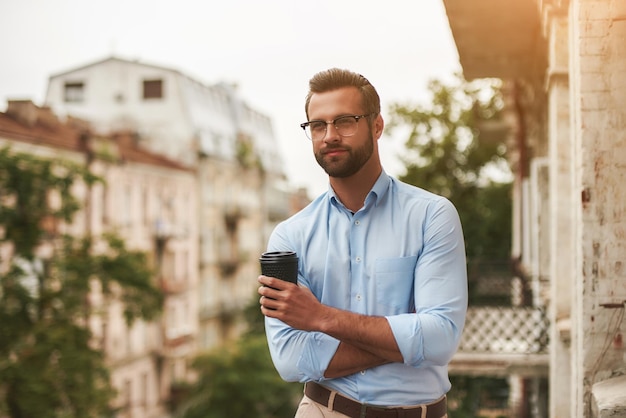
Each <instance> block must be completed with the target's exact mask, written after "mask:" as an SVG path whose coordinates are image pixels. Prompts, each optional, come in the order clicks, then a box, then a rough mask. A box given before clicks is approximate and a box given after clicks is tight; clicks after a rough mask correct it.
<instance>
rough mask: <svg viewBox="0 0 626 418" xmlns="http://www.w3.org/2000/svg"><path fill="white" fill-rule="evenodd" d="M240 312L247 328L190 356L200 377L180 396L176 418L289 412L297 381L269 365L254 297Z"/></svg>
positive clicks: (282, 417) (278, 417)
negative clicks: (212, 348)
mask: <svg viewBox="0 0 626 418" xmlns="http://www.w3.org/2000/svg"><path fill="white" fill-rule="evenodd" d="M245 316H246V319H247V323H248V332H247V333H245V334H244V335H243V336H242V337H241V338H240V339H238V340H237V341H234V342H232V343H228V344H226V345H225V346H222V347H219V348H218V349H216V350H215V351H213V352H211V353H208V354H205V355H201V356H199V357H198V358H197V359H196V360H195V362H194V367H195V369H196V370H197V371H198V374H199V376H200V378H199V381H198V382H197V384H196V385H194V386H193V387H192V388H191V390H190V394H189V396H187V397H186V398H185V399H184V400H182V401H181V406H180V408H179V411H178V416H179V417H180V418H213V417H214V418H221V417H229V418H230V417H232V418H247V417H259V418H290V417H293V415H294V413H295V411H296V408H297V404H298V401H299V400H300V398H301V397H302V384H300V383H288V382H285V381H283V380H282V379H281V378H280V376H279V375H278V373H277V372H276V370H275V369H274V366H273V364H272V360H271V357H270V353H269V349H268V346H267V340H266V338H265V331H264V325H263V315H262V314H261V313H260V311H259V304H258V298H257V297H256V296H255V297H253V300H252V303H251V304H250V305H249V306H248V307H247V309H246V311H245Z"/></svg>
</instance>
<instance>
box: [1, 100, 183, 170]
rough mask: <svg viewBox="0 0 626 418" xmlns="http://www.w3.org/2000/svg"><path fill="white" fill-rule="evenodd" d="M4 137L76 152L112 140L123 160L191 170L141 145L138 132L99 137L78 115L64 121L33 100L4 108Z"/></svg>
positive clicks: (2, 126) (2, 133)
mask: <svg viewBox="0 0 626 418" xmlns="http://www.w3.org/2000/svg"><path fill="white" fill-rule="evenodd" d="M0 138H4V139H8V140H12V141H18V142H24V143H29V144H34V145H41V146H48V147H51V148H57V149H61V150H69V151H75V152H85V151H86V150H87V147H90V148H91V149H92V150H93V146H94V142H95V141H103V140H104V141H110V142H111V143H113V144H115V145H116V146H117V157H118V158H119V159H120V160H122V161H129V162H134V163H142V164H149V165H154V166H159V167H165V168H171V169H176V170H185V171H191V169H190V168H189V167H187V166H185V165H183V164H180V163H178V162H176V161H173V160H171V159H169V158H167V157H165V156H163V155H160V154H157V153H154V152H151V151H148V150H146V149H143V148H141V147H140V146H139V144H138V141H137V136H136V134H134V133H131V132H118V133H115V134H112V135H110V136H98V137H96V136H94V135H93V133H92V132H91V130H90V129H89V124H88V123H87V122H85V121H81V120H78V119H74V118H69V119H68V120H67V121H65V122H62V121H60V120H59V119H58V118H57V117H56V116H55V115H54V114H53V113H52V111H51V110H50V109H49V108H47V107H43V108H41V107H38V106H36V105H35V104H33V102H31V101H30V100H20V101H10V102H9V107H8V109H7V112H6V113H1V112H0Z"/></svg>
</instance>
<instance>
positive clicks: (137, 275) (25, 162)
mask: <svg viewBox="0 0 626 418" xmlns="http://www.w3.org/2000/svg"><path fill="white" fill-rule="evenodd" d="M97 181H101V180H100V179H99V178H98V177H96V176H94V175H92V174H91V173H90V172H89V170H88V169H87V168H86V167H84V166H81V165H78V164H74V163H70V162H67V161H60V160H52V159H45V158H39V157H35V156H33V155H29V154H24V153H14V152H12V151H11V150H10V149H9V148H3V149H1V150H0V250H1V251H0V256H1V257H2V258H0V416H9V417H12V418H24V417H43V418H46V417H50V418H57V417H63V418H65V417H67V418H74V417H76V418H83V417H100V416H104V415H107V414H108V413H109V412H110V411H109V404H110V401H111V399H112V397H113V396H114V391H113V388H112V387H111V385H110V382H109V374H108V370H107V368H106V365H105V358H104V353H103V352H101V351H100V350H99V349H98V348H97V344H96V343H95V341H94V339H93V336H92V333H91V331H90V329H89V326H88V318H89V317H90V316H91V315H92V314H94V312H92V306H91V305H90V302H89V295H90V291H91V288H92V287H91V286H92V285H93V284H94V283H95V282H99V283H100V288H101V289H102V291H103V293H104V295H105V297H107V298H111V299H113V298H119V299H120V300H122V301H123V302H124V303H125V305H124V306H125V308H124V314H125V317H126V319H127V321H128V322H129V323H130V322H132V321H133V320H134V319H137V318H146V319H149V318H152V317H154V316H155V315H156V314H157V313H158V312H159V310H160V309H161V305H162V296H161V293H160V292H159V291H158V289H156V288H155V287H154V286H153V284H152V283H151V280H152V277H153V276H152V272H151V271H150V269H149V268H148V267H147V262H146V256H145V254H143V253H140V252H136V251H129V250H127V249H126V248H125V247H124V244H123V241H121V240H120V239H119V238H117V237H116V236H114V235H106V236H103V237H92V236H88V235H87V236H83V237H73V236H70V235H67V234H63V233H61V232H60V229H61V228H59V225H62V224H69V223H71V222H72V221H73V219H74V216H75V215H76V214H77V212H78V211H79V210H80V209H81V206H82V205H81V202H80V201H79V200H78V199H77V198H76V197H75V194H74V193H73V191H74V188H75V186H76V185H77V184H79V183H82V184H84V185H86V186H87V187H89V186H90V185H93V184H94V183H95V182H97ZM96 241H97V242H98V243H99V244H100V246H101V247H104V248H106V250H105V251H99V252H98V253H95V252H94V250H93V248H94V244H95V242H96Z"/></svg>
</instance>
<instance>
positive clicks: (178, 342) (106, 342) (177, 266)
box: [0, 101, 198, 418]
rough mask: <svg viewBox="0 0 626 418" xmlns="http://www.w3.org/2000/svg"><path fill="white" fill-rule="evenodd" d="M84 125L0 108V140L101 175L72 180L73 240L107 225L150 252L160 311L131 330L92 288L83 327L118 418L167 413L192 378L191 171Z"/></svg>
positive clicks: (16, 107) (14, 106)
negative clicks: (177, 390) (77, 203)
mask: <svg viewBox="0 0 626 418" xmlns="http://www.w3.org/2000/svg"><path fill="white" fill-rule="evenodd" d="M83 128H84V127H81V128H79V127H77V125H76V121H74V122H69V123H61V122H60V121H59V120H58V119H57V118H56V117H55V116H54V115H53V114H52V113H51V112H50V110H49V109H42V108H38V107H37V106H35V105H34V104H33V103H32V102H30V101H13V102H9V106H8V109H7V112H6V113H5V114H0V146H6V145H9V146H11V148H12V149H13V150H14V151H16V152H24V153H29V154H33V155H38V156H41V157H46V158H54V159H63V160H71V161H74V162H77V163H81V164H86V165H87V164H88V165H89V167H90V170H91V171H92V172H93V173H94V174H97V175H99V176H101V177H102V178H103V179H104V184H97V185H95V186H94V187H93V188H91V189H88V188H87V187H85V186H84V185H78V187H77V188H76V193H77V196H78V197H79V198H80V199H81V201H82V202H83V203H84V208H83V210H82V211H81V212H80V213H79V214H78V216H77V217H76V218H75V220H74V222H73V223H72V224H71V225H64V226H61V227H62V228H64V230H65V231H66V232H68V233H71V234H74V235H76V236H82V235H84V234H85V233H86V232H89V233H91V234H92V235H93V236H94V237H98V236H101V235H102V234H103V233H105V232H111V231H115V232H117V233H118V234H119V235H120V236H121V237H122V238H123V239H124V240H125V242H126V246H127V248H129V249H132V250H139V251H142V252H145V253H146V254H148V256H149V260H151V264H152V265H153V266H154V268H155V271H156V272H157V277H155V282H156V283H157V284H158V286H159V287H160V288H161V289H162V290H163V292H164V295H165V298H164V306H163V312H162V314H161V317H160V318H159V319H158V320H156V321H151V322H145V321H136V322H135V323H134V324H133V325H132V326H130V327H129V326H127V324H126V321H125V319H124V316H123V310H122V305H121V303H120V302H119V301H115V300H112V299H110V298H108V299H104V298H103V297H102V295H101V294H100V293H99V292H98V290H97V289H94V292H93V293H92V295H91V296H90V301H91V303H92V306H93V307H94V309H95V311H97V312H101V313H100V314H96V315H94V316H93V317H91V319H90V326H91V329H92V332H93V334H94V337H95V339H96V343H97V344H98V345H99V347H100V348H102V349H103V350H104V352H105V355H106V362H107V365H108V367H109V369H110V373H111V381H112V384H113V386H114V387H115V388H116V389H117V391H118V393H119V395H118V398H117V400H116V402H115V405H114V406H116V407H118V408H119V411H120V412H119V414H118V416H119V417H120V418H132V417H135V418H138V417H141V418H153V417H154V418H157V417H159V418H160V417H165V416H167V415H168V412H167V401H168V398H169V396H170V388H171V386H172V384H174V383H176V382H183V381H190V380H191V379H193V377H194V376H193V373H192V371H191V370H190V369H189V367H188V366H189V362H190V360H191V358H192V357H193V355H195V353H196V352H197V340H196V336H197V333H198V315H197V312H198V300H197V288H198V271H197V268H196V267H197V264H198V226H197V224H196V222H197V219H198V217H197V208H198V205H197V186H196V176H195V172H194V171H193V170H191V169H189V168H187V167H185V166H183V165H181V164H180V163H177V162H174V161H172V160H169V159H167V158H164V157H162V156H160V155H157V154H154V153H151V152H148V151H145V150H143V149H141V148H140V147H138V146H137V144H136V143H135V138H134V136H133V135H130V134H116V135H113V136H109V137H102V136H98V135H91V134H89V131H86V130H84V129H83ZM98 307H101V309H99V308H98Z"/></svg>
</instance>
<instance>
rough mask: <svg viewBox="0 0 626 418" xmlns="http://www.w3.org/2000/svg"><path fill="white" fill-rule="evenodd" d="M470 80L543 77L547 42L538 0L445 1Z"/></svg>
mask: <svg viewBox="0 0 626 418" xmlns="http://www.w3.org/2000/svg"><path fill="white" fill-rule="evenodd" d="M443 3H444V5H445V8H446V14H447V15H448V21H449V23H450V29H451V30H452V35H453V37H454V41H455V43H456V46H457V49H458V52H459V59H460V61H461V66H462V67H463V74H464V75H465V77H466V79H468V80H471V79H474V78H485V77H497V78H502V79H517V78H536V77H542V75H543V74H544V71H545V67H546V62H545V49H546V41H545V39H544V38H543V36H542V35H543V34H542V27H541V19H540V11H539V7H538V6H537V2H536V1H535V0H517V1H502V0H473V1H467V0H444V1H443Z"/></svg>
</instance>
